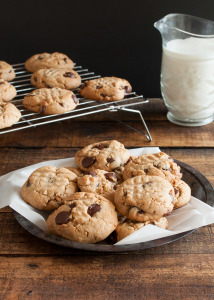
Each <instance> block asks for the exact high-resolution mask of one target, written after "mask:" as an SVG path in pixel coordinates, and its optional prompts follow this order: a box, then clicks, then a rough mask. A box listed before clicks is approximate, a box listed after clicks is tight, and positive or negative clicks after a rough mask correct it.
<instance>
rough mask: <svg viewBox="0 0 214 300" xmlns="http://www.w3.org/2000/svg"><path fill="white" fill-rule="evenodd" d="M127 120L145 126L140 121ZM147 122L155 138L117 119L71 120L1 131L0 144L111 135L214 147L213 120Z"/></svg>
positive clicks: (61, 142) (77, 142)
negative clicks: (197, 124) (203, 123)
mask: <svg viewBox="0 0 214 300" xmlns="http://www.w3.org/2000/svg"><path fill="white" fill-rule="evenodd" d="M127 124H129V125H131V126H133V127H135V128H137V129H138V130H142V125H141V123H140V122H128V123H127ZM147 125H148V128H149V130H150V133H151V136H152V138H153V140H152V142H148V141H147V139H146V138H145V136H143V135H142V134H140V133H138V132H135V131H132V130H131V129H129V128H127V127H124V126H123V125H121V124H119V123H117V122H75V121H72V120H68V121H64V122H60V123H57V124H49V125H46V126H42V127H36V128H34V129H32V128H31V129H26V130H21V131H17V132H14V133H8V134H5V135H2V136H1V142H0V147H1V148H3V147H16V148H32V147H36V148H44V147H48V148H63V147H84V146H86V145H88V144H91V143H94V142H100V141H104V140H112V139H116V140H118V141H120V142H121V143H123V144H124V145H125V146H126V147H142V146H159V147H214V130H213V129H214V123H212V124H209V125H206V126H202V127H182V126H178V125H174V124H171V123H169V122H168V121H162V122H156V121H148V122H147ZM144 131H145V130H144Z"/></svg>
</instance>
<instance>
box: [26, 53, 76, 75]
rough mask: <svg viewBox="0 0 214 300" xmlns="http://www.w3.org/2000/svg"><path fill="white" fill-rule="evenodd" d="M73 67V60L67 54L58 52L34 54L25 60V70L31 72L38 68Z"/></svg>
mask: <svg viewBox="0 0 214 300" xmlns="http://www.w3.org/2000/svg"><path fill="white" fill-rule="evenodd" d="M73 67H74V63H73V61H72V60H71V59H70V58H69V57H68V56H67V55H65V54H63V53H59V52H54V53H47V52H45V53H41V54H35V55H33V56H31V57H30V58H29V59H28V60H27V61H26V62H25V68H26V70H27V71H29V72H32V73H33V72H36V71H37V70H39V69H50V68H57V69H61V68H71V69H72V68H73Z"/></svg>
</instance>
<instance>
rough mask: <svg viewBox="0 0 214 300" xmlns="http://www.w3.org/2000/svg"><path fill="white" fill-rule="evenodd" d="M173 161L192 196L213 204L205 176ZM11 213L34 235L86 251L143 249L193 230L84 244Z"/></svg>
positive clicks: (211, 189) (166, 241) (209, 186)
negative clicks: (118, 242) (141, 240)
mask: <svg viewBox="0 0 214 300" xmlns="http://www.w3.org/2000/svg"><path fill="white" fill-rule="evenodd" d="M175 162H176V163H177V164H178V165H179V166H180V167H181V172H182V173H183V177H182V180H184V181H185V182H186V183H187V184H188V185H189V186H190V188H191V191H192V196H194V197H196V198H198V199H200V200H201V201H203V202H205V203H207V204H208V205H210V206H214V190H213V187H212V185H211V184H210V182H209V181H208V180H207V179H206V177H205V176H204V175H202V174H201V173H200V172H199V171H197V170H195V169H194V168H192V167H191V166H189V165H187V164H185V163H183V162H180V161H178V160H175ZM13 213H14V216H15V218H16V220H17V221H18V222H19V224H20V225H21V226H22V227H23V228H24V229H26V230H27V231H28V232H30V233H31V234H33V235H35V236H36V237H38V238H40V239H43V240H45V241H48V242H51V243H53V244H57V245H61V246H64V247H69V248H75V249H81V250H87V251H98V252H123V251H136V250H143V249H147V248H152V247H157V246H161V245H164V244H168V243H171V242H174V241H176V240H178V239H180V238H182V237H184V236H186V235H188V234H190V233H191V232H193V231H194V230H190V231H187V232H183V233H179V234H175V235H173V236H169V237H164V238H161V239H157V240H153V241H148V242H144V243H138V244H131V245H120V246H119V245H118V246H114V245H113V244H112V242H111V240H110V239H106V240H105V241H102V242H99V243H97V244H86V243H78V242H73V241H70V240H66V239H63V238H61V237H57V236H53V235H51V234H49V233H47V232H44V231H42V230H41V229H39V228H38V227H37V226H35V225H34V224H33V223H31V222H30V221H28V220H27V219H25V218H24V217H23V216H22V215H20V214H19V213H17V212H16V211H13Z"/></svg>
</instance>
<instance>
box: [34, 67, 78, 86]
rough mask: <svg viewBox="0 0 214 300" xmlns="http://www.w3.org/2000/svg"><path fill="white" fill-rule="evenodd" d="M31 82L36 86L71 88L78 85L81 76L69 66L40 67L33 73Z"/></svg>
mask: <svg viewBox="0 0 214 300" xmlns="http://www.w3.org/2000/svg"><path fill="white" fill-rule="evenodd" d="M30 81H31V84H32V85H33V86H35V87H37V88H53V87H59V88H61V89H66V90H73V89H75V88H77V87H79V86H80V84H81V77H80V76H79V74H78V73H77V72H75V71H74V70H73V69H71V68H63V69H56V68H51V69H40V70H38V71H36V72H34V73H33V75H32V77H31V80H30Z"/></svg>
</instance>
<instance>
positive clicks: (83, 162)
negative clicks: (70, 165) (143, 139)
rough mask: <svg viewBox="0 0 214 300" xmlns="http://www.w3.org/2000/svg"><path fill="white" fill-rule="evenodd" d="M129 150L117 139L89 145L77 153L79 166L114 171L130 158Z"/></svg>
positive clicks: (85, 168) (86, 169)
mask: <svg viewBox="0 0 214 300" xmlns="http://www.w3.org/2000/svg"><path fill="white" fill-rule="evenodd" d="M129 157H130V154H129V151H128V150H127V149H126V148H125V147H124V145H123V144H121V143H119V142H118V141H116V140H112V141H103V142H99V143H94V144H91V145H88V146H86V147H84V148H83V149H81V150H80V151H78V152H77V153H76V155H75V162H76V164H77V166H78V167H79V168H80V169H81V170H83V171H88V170H93V169H101V170H105V171H113V170H114V169H116V168H119V167H120V166H123V165H124V164H125V163H126V162H127V161H128V159H129Z"/></svg>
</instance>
